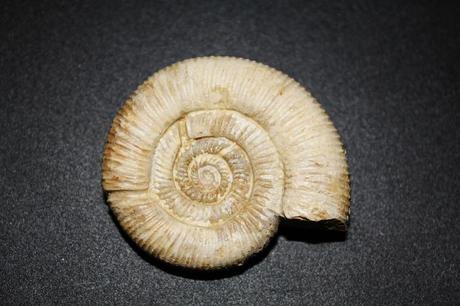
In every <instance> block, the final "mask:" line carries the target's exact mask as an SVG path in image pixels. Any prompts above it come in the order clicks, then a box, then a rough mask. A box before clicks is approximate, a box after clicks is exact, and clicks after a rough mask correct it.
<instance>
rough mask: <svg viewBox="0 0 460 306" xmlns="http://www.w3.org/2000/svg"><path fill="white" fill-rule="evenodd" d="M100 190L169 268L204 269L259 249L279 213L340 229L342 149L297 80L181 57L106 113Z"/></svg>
mask: <svg viewBox="0 0 460 306" xmlns="http://www.w3.org/2000/svg"><path fill="white" fill-rule="evenodd" d="M103 187H104V190H105V191H106V192H108V201H109V203H110V207H111V209H112V210H113V212H114V214H115V215H116V217H117V219H118V221H119V222H120V224H121V226H122V227H123V229H124V230H125V231H126V232H127V233H128V234H129V235H130V237H131V238H132V239H133V240H134V241H135V242H136V243H137V244H138V245H139V246H141V247H142V248H143V249H144V250H145V251H147V252H148V253H150V254H152V255H154V256H156V257H158V258H160V259H162V260H164V261H167V262H169V263H171V264H175V265H179V266H184V267H190V268H198V269H214V268H221V267H225V266H230V265H235V264H240V263H242V262H244V260H245V259H246V258H248V257H249V256H250V255H251V254H254V253H256V252H258V251H260V250H261V249H262V248H263V247H264V246H265V245H266V244H267V243H268V241H269V239H270V237H272V236H273V235H274V234H275V232H276V230H277V227H278V221H279V218H280V217H284V218H288V219H303V220H310V221H321V220H331V221H334V222H336V223H338V224H342V225H343V227H344V228H345V227H346V223H347V219H348V211H349V178H348V170H347V163H346V159H345V152H344V150H343V147H342V144H341V141H340V139H339V136H338V134H337V131H336V129H335V128H334V126H333V124H332V122H331V121H330V120H329V118H328V116H327V114H326V113H325V111H324V110H323V109H322V108H321V107H320V105H319V104H318V103H317V102H316V100H315V99H314V98H313V97H312V96H311V95H310V94H309V93H308V92H307V91H306V90H305V89H304V88H303V87H302V86H300V85H299V84H298V83H297V82H295V81H294V80H293V79H291V78H289V77H288V76H286V75H284V74H282V73H281V72H279V71H277V70H275V69H272V68H270V67H268V66H265V65H263V64H259V63H256V62H253V61H249V60H244V59H238V58H230V57H205V58H195V59H189V60H185V61H182V62H179V63H176V64H174V65H172V66H169V67H167V68H165V69H163V70H161V71H159V72H157V73H155V74H154V75H153V76H152V77H150V78H149V79H148V80H147V81H146V82H145V83H144V84H142V85H141V86H140V87H139V88H138V89H137V90H136V91H135V93H134V94H133V95H132V96H131V97H130V98H129V99H128V101H127V102H126V103H125V105H124V106H123V107H122V108H121V110H120V111H119V112H118V114H117V116H116V117H115V119H114V121H113V124H112V128H111V130H110V133H109V136H108V142H107V145H106V148H105V153H104V162H103Z"/></svg>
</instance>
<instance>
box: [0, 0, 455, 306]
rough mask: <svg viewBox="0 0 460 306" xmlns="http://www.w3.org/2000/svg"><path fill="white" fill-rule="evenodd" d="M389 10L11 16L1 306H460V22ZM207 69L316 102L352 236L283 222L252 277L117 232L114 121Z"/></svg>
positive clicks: (288, 6)
mask: <svg viewBox="0 0 460 306" xmlns="http://www.w3.org/2000/svg"><path fill="white" fill-rule="evenodd" d="M69 2H70V1H69ZM384 2H385V1H379V2H367V1H366V2H365V1H338V2H331V1H307V2H301V1H288V2H281V1H280V2H267V1H259V2H255V1H253V2H249V1H248V2H235V1H228V2H217V1H215V2H199V1H188V2H172V1H164V2H153V1H146V2H132V3H118V2H115V1H106V2H102V1H98V2H96V1H88V2H86V3H83V2H80V3H78V4H77V3H74V4H69V5H64V4H57V3H54V4H53V3H50V2H48V1H36V2H35V3H32V2H31V3H21V2H19V1H11V3H3V4H2V7H1V9H0V22H1V24H0V33H1V34H0V35H1V36H0V54H1V58H0V94H1V109H0V154H1V155H0V158H1V159H0V199H1V207H0V244H1V246H0V248H1V249H0V297H1V301H0V303H1V304H69V305H79V304H89V305H91V304H93V305H102V304H132V305H139V304H166V303H172V304H182V305H185V304H201V305H210V304H267V305H268V304H270V305H272V304H273V305H276V304H278V305H279V304H316V305H318V304H348V305H359V304H362V305H369V304H386V305H391V304H420V303H422V304H434V303H436V304H456V303H457V304H458V303H459V302H460V272H459V271H460V260H459V256H460V255H459V251H460V242H459V240H460V222H459V220H460V209H459V196H460V190H459V189H460V176H459V171H458V169H459V163H460V153H459V152H460V137H459V133H460V132H459V131H458V130H459V129H460V77H459V72H460V65H459V56H460V27H459V24H460V6H459V5H448V4H446V3H441V1H439V3H430V2H427V1H413V2H402V1H395V2H387V3H384ZM433 2H438V1H433ZM446 2H447V1H446ZM204 55H233V56H239V57H245V58H251V59H254V60H257V61H260V62H263V63H265V64H268V65H270V66H273V67H275V68H277V69H279V70H282V71H284V72H285V73H287V74H289V75H290V76H292V77H294V78H295V79H297V80H298V81H299V82H300V83H302V84H303V85H305V86H306V87H307V88H309V89H310V90H311V92H312V93H313V95H314V96H316V97H317V98H318V99H319V101H320V102H321V104H322V105H323V106H324V108H325V109H326V110H327V111H328V113H329V114H330V116H331V118H332V120H333V121H334V123H335V125H336V127H337V129H338V130H339V133H340V134H341V136H342V139H343V142H344V144H345V146H346V149H347V152H348V159H349V164H350V171H351V178H352V216H351V227H350V230H349V233H348V236H347V237H341V236H340V235H335V234H333V233H329V232H323V231H320V230H317V229H314V228H308V227H307V228H297V227H292V226H287V225H286V224H284V225H283V226H282V228H281V232H280V235H279V236H278V238H277V239H275V240H274V242H273V243H272V244H271V246H270V248H269V249H268V250H267V251H266V252H264V253H263V254H262V255H260V256H258V257H257V258H256V259H254V260H253V261H252V262H251V263H250V264H249V265H247V266H245V267H244V268H243V269H236V270H234V271H230V272H226V273H221V274H214V275H193V274H192V273H186V272H182V271H177V270H174V269H170V268H169V267H165V266H163V265H161V264H159V263H158V262H155V261H154V260H151V259H149V258H147V257H146V256H145V255H144V254H142V253H141V252H139V251H138V250H137V249H136V248H135V247H134V246H133V245H132V243H130V242H129V240H127V239H126V237H124V235H123V234H122V233H121V232H120V230H119V229H118V227H117V225H116V223H115V222H114V220H113V219H112V217H111V215H110V213H109V209H108V206H107V205H106V203H105V200H104V195H103V192H102V189H101V186H100V181H101V169H100V168H101V158H102V152H103V146H104V142H105V139H106V135H107V132H108V130H109V127H110V124H111V120H112V118H113V117H114V115H115V113H116V111H117V109H118V108H119V107H120V106H121V105H122V103H123V101H124V100H125V99H126V98H127V97H128V95H129V94H130V93H131V92H132V91H133V90H134V89H135V88H136V87H137V85H138V84H140V83H141V82H143V80H144V79H146V78H147V77H148V76H149V75H150V74H152V73H153V72H154V71H156V70H158V69H160V68H162V67H164V66H166V65H169V64H171V63H174V62H176V61H178V60H181V59H185V58H189V57H194V56H204Z"/></svg>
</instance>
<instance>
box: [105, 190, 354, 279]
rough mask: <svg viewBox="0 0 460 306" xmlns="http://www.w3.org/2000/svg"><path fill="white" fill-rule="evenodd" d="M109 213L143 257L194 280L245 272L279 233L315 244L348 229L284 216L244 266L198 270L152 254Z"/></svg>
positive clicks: (270, 247) (341, 236)
mask: <svg viewBox="0 0 460 306" xmlns="http://www.w3.org/2000/svg"><path fill="white" fill-rule="evenodd" d="M104 200H105V202H106V203H107V196H106V195H104ZM108 212H109V214H110V217H111V218H112V220H113V222H114V223H115V224H116V226H117V229H118V231H119V232H120V235H121V236H122V237H123V239H124V240H125V241H126V242H127V243H128V244H129V245H130V246H131V247H132V249H133V250H134V251H135V252H136V253H137V255H139V256H140V257H141V258H142V259H143V260H145V261H147V262H149V263H150V264H152V265H153V266H155V267H157V268H158V269H160V270H162V271H164V272H167V273H171V274H173V275H176V276H180V277H185V278H189V279H195V280H215V279H222V278H229V277H233V276H236V275H239V274H242V273H244V272H245V271H246V270H248V269H250V268H252V267H253V266H255V265H257V264H258V263H260V262H261V261H262V260H264V258H265V257H267V255H268V254H269V253H270V252H271V251H272V250H273V248H274V247H275V246H276V244H277V242H278V237H279V236H283V237H284V238H286V239H287V240H293V241H302V242H305V243H311V244H316V243H326V242H337V241H344V240H346V235H347V234H346V233H347V232H346V231H342V230H336V228H337V227H336V226H335V224H334V223H331V222H327V221H324V222H311V221H303V220H302V221H300V220H285V219H281V222H280V224H279V229H278V234H276V235H275V236H274V237H273V238H272V239H270V241H269V242H268V244H267V245H266V246H265V247H264V248H263V250H262V251H260V252H258V253H256V254H254V255H252V256H251V257H249V258H248V259H247V260H246V261H245V262H244V263H243V264H242V265H238V266H231V267H228V268H222V269H217V270H197V269H190V268H183V267H179V266H175V265H172V264H169V263H167V262H165V261H162V260H160V259H158V258H156V257H154V256H152V255H150V254H149V253H147V252H146V251H144V250H143V249H142V248H141V247H139V246H138V245H137V244H136V243H135V242H134V241H133V240H132V239H131V238H130V237H129V235H128V234H127V233H126V232H125V231H124V230H123V228H122V227H121V226H120V224H119V223H118V220H117V218H116V217H115V215H114V214H113V212H112V211H111V210H110V209H108Z"/></svg>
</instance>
